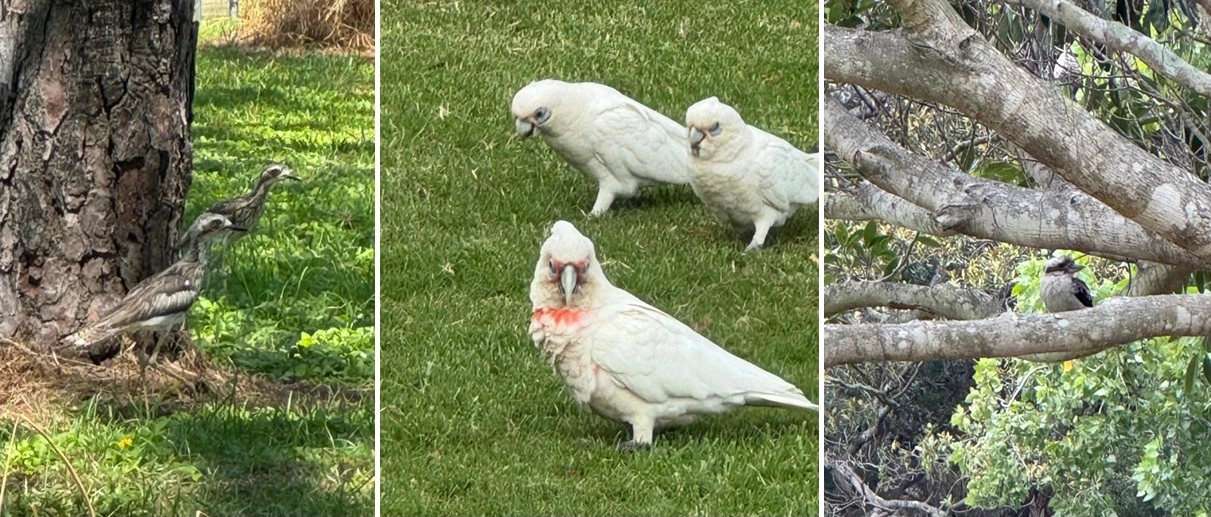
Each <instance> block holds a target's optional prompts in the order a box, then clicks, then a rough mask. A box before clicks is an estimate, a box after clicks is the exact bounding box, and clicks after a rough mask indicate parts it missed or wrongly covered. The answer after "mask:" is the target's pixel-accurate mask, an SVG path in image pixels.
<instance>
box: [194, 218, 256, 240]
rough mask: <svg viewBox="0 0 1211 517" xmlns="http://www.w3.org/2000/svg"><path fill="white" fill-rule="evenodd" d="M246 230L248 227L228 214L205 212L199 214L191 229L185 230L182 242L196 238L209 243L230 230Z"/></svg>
mask: <svg viewBox="0 0 1211 517" xmlns="http://www.w3.org/2000/svg"><path fill="white" fill-rule="evenodd" d="M246 231H248V229H247V228H244V227H242V226H237V225H236V224H235V223H232V222H231V220H230V219H228V218H227V217H226V216H223V215H221V214H216V213H212V212H205V213H203V214H202V215H200V216H198V218H197V220H195V221H194V222H193V224H191V225H189V229H188V230H185V235H183V236H182V237H181V242H190V241H194V240H195V239H196V241H197V242H200V243H207V242H210V241H213V240H214V239H216V238H218V237H220V236H223V235H227V234H228V233H230V232H246Z"/></svg>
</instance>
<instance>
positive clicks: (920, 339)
mask: <svg viewBox="0 0 1211 517" xmlns="http://www.w3.org/2000/svg"><path fill="white" fill-rule="evenodd" d="M1207 314H1211V296H1202V295H1174V294H1168V295H1160V296H1137V297H1116V298H1110V299H1108V300H1106V301H1105V302H1103V303H1102V304H1100V305H1098V306H1096V307H1092V308H1089V309H1085V310H1081V311H1071V312H1060V313H1055V314H1017V313H1005V314H1002V315H1001V316H998V317H995V318H987V319H979V320H971V321H914V322H911V323H905V324H901V325H872V324H861V325H824V327H823V328H822V330H821V333H820V342H822V343H827V346H825V347H824V367H825V368H832V367H834V366H840V365H843V364H853V363H865V362H881V361H934V360H938V359H968V358H973V357H1021V356H1026V355H1033V354H1061V355H1062V354H1071V353H1074V352H1076V351H1079V352H1083V353H1084V354H1083V355H1087V354H1090V353H1094V352H1097V351H1101V350H1105V349H1107V348H1111V347H1113V346H1116V345H1121V344H1124V343H1130V342H1133V341H1139V340H1141V339H1145V338H1150V337H1155V336H1205V335H1207V334H1208V333H1211V318H1207V317H1206V315H1207ZM1055 357H1056V358H1057V359H1062V358H1063V357H1060V355H1056V356H1055Z"/></svg>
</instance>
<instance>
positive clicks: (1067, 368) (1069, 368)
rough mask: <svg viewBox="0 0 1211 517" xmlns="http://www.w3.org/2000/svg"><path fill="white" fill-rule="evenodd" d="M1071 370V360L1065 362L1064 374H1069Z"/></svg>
mask: <svg viewBox="0 0 1211 517" xmlns="http://www.w3.org/2000/svg"><path fill="white" fill-rule="evenodd" d="M1071 369H1072V361H1071V360H1069V361H1064V373H1068V370H1071Z"/></svg>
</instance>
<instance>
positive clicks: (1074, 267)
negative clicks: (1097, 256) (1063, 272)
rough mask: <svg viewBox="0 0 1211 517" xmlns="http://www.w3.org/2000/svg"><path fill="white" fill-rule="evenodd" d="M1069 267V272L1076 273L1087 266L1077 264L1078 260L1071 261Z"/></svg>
mask: <svg viewBox="0 0 1211 517" xmlns="http://www.w3.org/2000/svg"><path fill="white" fill-rule="evenodd" d="M1067 269H1068V272H1069V273H1076V272H1077V271H1080V270H1082V269H1085V266H1082V265H1080V264H1077V263H1076V262H1073V263H1071V264H1069V265H1068V268H1067Z"/></svg>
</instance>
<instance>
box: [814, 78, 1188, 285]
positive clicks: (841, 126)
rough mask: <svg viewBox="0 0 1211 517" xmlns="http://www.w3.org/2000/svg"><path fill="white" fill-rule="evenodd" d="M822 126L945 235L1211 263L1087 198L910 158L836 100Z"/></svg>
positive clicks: (841, 150) (836, 145)
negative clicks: (952, 233)
mask: <svg viewBox="0 0 1211 517" xmlns="http://www.w3.org/2000/svg"><path fill="white" fill-rule="evenodd" d="M820 119H821V121H822V123H823V124H824V127H825V133H824V142H825V145H827V146H828V147H829V148H830V149H832V150H833V151H834V152H836V153H837V155H838V156H840V157H841V158H842V159H844V160H846V161H847V162H849V163H850V164H851V165H853V166H854V168H855V169H857V171H858V172H859V173H860V174H862V176H863V177H864V178H866V179H867V180H869V181H870V182H871V183H874V184H875V185H878V186H879V188H881V189H883V190H886V191H888V192H890V193H892V194H895V195H896V196H900V197H903V198H904V199H907V200H908V201H909V202H911V203H913V204H915V205H917V206H920V207H922V208H924V209H925V210H927V211H929V212H930V213H932V218H933V219H934V221H935V222H937V223H938V225H939V226H940V227H941V228H943V229H946V230H953V231H958V232H961V233H964V234H967V235H971V236H974V237H980V238H984V239H992V240H997V241H1002V242H1008V243H1012V244H1017V245H1020V246H1029V247H1033V248H1062V249H1075V250H1081V251H1084V252H1086V253H1092V254H1095V255H1099V256H1103V257H1107V258H1111V259H1115V260H1133V259H1143V260H1150V261H1153V262H1161V263H1166V264H1202V263H1205V262H1206V261H1204V260H1202V259H1201V258H1199V257H1198V256H1197V255H1194V254H1193V253H1190V252H1189V251H1187V250H1185V249H1182V248H1180V247H1178V246H1176V245H1174V244H1173V243H1171V242H1169V241H1167V240H1165V239H1164V238H1162V237H1161V236H1159V235H1157V234H1155V233H1153V232H1151V231H1149V230H1147V229H1145V228H1144V227H1143V226H1140V225H1139V224H1137V223H1135V222H1134V221H1132V220H1130V219H1128V218H1126V217H1123V216H1121V215H1119V214H1118V213H1116V212H1115V211H1113V210H1111V209H1109V208H1108V207H1106V205H1104V204H1102V203H1101V202H1099V201H1098V200H1096V199H1093V198H1092V197H1089V196H1088V195H1086V194H1084V193H1082V192H1078V191H1073V190H1069V189H1062V190H1048V191H1039V190H1030V189H1024V188H1019V187H1015V186H1012V185H1008V184H1006V183H1001V182H998V181H992V180H986V179H982V178H976V177H974V176H971V175H968V174H963V173H960V172H956V171H953V170H951V169H950V168H949V167H946V166H944V165H942V164H940V163H937V162H934V161H932V160H929V159H928V158H925V157H923V156H919V155H917V154H914V153H912V152H909V151H908V150H906V149H904V148H902V147H900V146H898V145H896V144H895V143H894V142H892V141H891V139H889V138H887V137H886V136H884V135H883V134H882V133H881V132H879V131H878V130H876V129H874V128H872V127H870V126H869V125H868V124H866V123H865V122H862V121H861V120H858V119H857V118H855V117H854V116H853V115H851V114H850V113H849V112H848V111H846V110H845V108H844V106H842V105H841V103H839V102H837V101H836V100H835V99H833V98H832V97H830V96H825V97H824V102H823V106H822V108H821V110H820ZM876 210H877V209H876ZM889 215H890V214H889ZM917 226H921V225H919V224H918V225H917ZM931 233H932V232H931Z"/></svg>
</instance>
